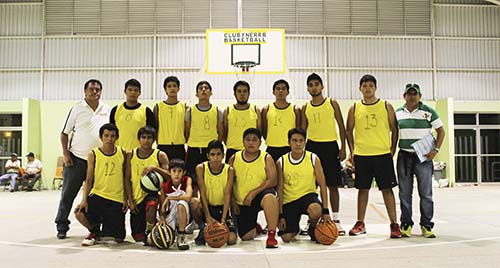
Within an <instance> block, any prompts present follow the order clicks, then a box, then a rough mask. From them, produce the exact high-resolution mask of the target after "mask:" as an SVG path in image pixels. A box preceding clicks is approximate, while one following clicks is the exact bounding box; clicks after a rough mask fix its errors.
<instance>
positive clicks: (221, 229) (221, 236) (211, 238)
mask: <svg viewBox="0 0 500 268" xmlns="http://www.w3.org/2000/svg"><path fill="white" fill-rule="evenodd" d="M204 235H205V241H206V242H207V244H208V245H209V246H210V247H213V248H220V247H222V246H224V245H225V244H226V243H227V240H228V239H229V229H228V228H227V226H226V225H224V224H222V223H219V222H214V223H212V224H209V225H207V227H205V231H204Z"/></svg>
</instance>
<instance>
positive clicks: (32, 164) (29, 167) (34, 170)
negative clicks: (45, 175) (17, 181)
mask: <svg viewBox="0 0 500 268" xmlns="http://www.w3.org/2000/svg"><path fill="white" fill-rule="evenodd" d="M26 157H28V162H27V163H26V165H25V166H24V170H25V173H24V175H23V177H22V179H23V189H26V191H28V192H31V191H33V186H35V183H36V182H37V181H38V180H39V179H40V177H41V176H42V168H43V165H42V162H40V160H38V159H36V158H35V154H34V153H33V152H29V153H28V154H27V155H26ZM30 179H31V182H30V181H29V180H30Z"/></svg>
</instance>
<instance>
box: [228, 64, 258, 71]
mask: <svg viewBox="0 0 500 268" xmlns="http://www.w3.org/2000/svg"><path fill="white" fill-rule="evenodd" d="M233 65H234V67H236V68H239V69H241V71H242V72H243V73H248V72H250V68H253V67H255V65H257V63H256V62H255V61H237V62H235V63H234V64H233Z"/></svg>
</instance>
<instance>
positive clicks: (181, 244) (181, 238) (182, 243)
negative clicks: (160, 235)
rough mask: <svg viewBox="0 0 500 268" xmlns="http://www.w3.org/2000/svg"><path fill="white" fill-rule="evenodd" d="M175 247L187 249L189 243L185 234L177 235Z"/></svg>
mask: <svg viewBox="0 0 500 268" xmlns="http://www.w3.org/2000/svg"><path fill="white" fill-rule="evenodd" d="M177 248H178V249H180V250H188V249H189V244H188V243H187V241H186V234H178V235H177Z"/></svg>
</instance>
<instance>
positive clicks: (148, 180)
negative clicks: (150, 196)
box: [141, 171, 164, 193]
mask: <svg viewBox="0 0 500 268" xmlns="http://www.w3.org/2000/svg"><path fill="white" fill-rule="evenodd" d="M163 181H164V180H163V176H162V175H161V174H160V173H158V172H156V171H152V172H149V173H148V174H146V175H144V176H142V177H141V188H142V190H144V191H145V192H147V193H157V192H158V191H159V190H160V187H161V185H162V184H163Z"/></svg>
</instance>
